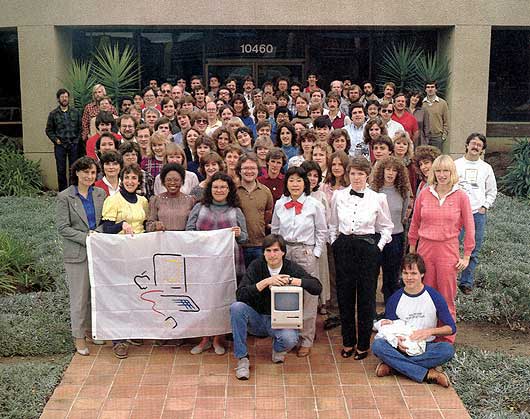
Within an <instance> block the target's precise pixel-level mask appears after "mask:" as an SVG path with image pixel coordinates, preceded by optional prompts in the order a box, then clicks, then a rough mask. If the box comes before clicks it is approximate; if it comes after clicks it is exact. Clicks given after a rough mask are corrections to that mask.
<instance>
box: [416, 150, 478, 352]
mask: <svg viewBox="0 0 530 419" xmlns="http://www.w3.org/2000/svg"><path fill="white" fill-rule="evenodd" d="M428 184H429V186H428V187H427V188H425V189H423V190H422V191H421V193H420V194H419V195H418V197H417V199H416V203H415V206H414V214H413V216H412V222H411V225H410V230H409V236H408V237H409V242H410V252H411V253H415V252H416V249H417V251H418V253H419V254H420V255H421V256H422V257H423V259H424V260H425V266H426V268H427V272H426V273H425V277H424V283H425V285H429V286H431V287H433V288H435V289H436V290H438V292H439V293H440V294H442V296H443V297H444V298H445V300H446V301H447V305H448V307H449V311H450V313H451V315H452V316H453V318H454V319H455V321H456V308H455V297H456V277H457V274H458V272H462V271H463V270H464V269H465V268H466V267H467V265H468V264H469V258H470V256H471V252H472V251H473V248H474V247H475V238H474V237H475V224H474V222H473V214H472V212H471V205H470V203H469V198H468V197H467V195H466V193H465V192H464V191H462V190H461V189H460V188H459V186H458V174H457V172H456V167H455V164H454V162H453V159H452V158H451V157H450V156H447V155H442V156H439V157H437V158H436V160H434V162H433V165H432V170H431V173H430V174H429V178H428ZM462 227H464V228H465V230H466V231H470V232H471V233H470V234H466V238H465V240H464V257H463V258H461V257H460V252H459V245H458V235H459V233H460V230H462ZM468 229H469V230H468ZM418 241H419V244H418ZM454 338H455V335H451V336H444V337H443V338H440V340H446V341H449V342H451V343H453V342H454Z"/></svg>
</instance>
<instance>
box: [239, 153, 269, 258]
mask: <svg viewBox="0 0 530 419" xmlns="http://www.w3.org/2000/svg"><path fill="white" fill-rule="evenodd" d="M236 173H237V175H238V176H239V178H240V179H241V183H240V185H239V186H238V188H237V195H238V197H239V202H240V204H241V205H240V206H241V210H242V211H243V214H244V215H245V218H246V220H247V226H248V241H247V242H246V243H245V244H243V245H242V246H243V255H244V257H245V266H248V265H249V264H250V262H252V261H253V260H254V259H256V258H258V257H260V256H261V255H262V253H263V252H262V249H261V246H262V244H263V238H264V237H265V229H266V227H267V225H268V224H270V222H271V219H272V210H273V200H272V194H271V192H270V190H269V188H267V187H266V186H265V185H262V184H261V183H259V182H258V181H257V178H258V174H259V163H258V157H257V156H256V154H254V153H247V154H244V155H242V156H241V157H240V158H239V161H238V162H237V167H236Z"/></svg>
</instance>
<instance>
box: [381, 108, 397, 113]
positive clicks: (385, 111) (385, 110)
mask: <svg viewBox="0 0 530 419" xmlns="http://www.w3.org/2000/svg"><path fill="white" fill-rule="evenodd" d="M393 112H394V111H393V110H391V109H381V113H393Z"/></svg>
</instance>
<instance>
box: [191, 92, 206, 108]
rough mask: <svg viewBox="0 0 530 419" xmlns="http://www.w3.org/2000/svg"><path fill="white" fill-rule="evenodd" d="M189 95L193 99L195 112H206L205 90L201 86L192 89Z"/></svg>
mask: <svg viewBox="0 0 530 419" xmlns="http://www.w3.org/2000/svg"><path fill="white" fill-rule="evenodd" d="M191 95H192V96H193V98H194V99H195V108H194V110H196V111H204V110H206V90H205V89H204V87H202V86H197V87H194V88H193V90H192V92H191Z"/></svg>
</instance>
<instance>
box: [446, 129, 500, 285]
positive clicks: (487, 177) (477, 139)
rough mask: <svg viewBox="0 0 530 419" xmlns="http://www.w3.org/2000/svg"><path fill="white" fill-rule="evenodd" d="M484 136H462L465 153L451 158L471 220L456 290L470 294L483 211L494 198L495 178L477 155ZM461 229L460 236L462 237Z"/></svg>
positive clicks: (484, 144) (485, 210) (483, 220)
mask: <svg viewBox="0 0 530 419" xmlns="http://www.w3.org/2000/svg"><path fill="white" fill-rule="evenodd" d="M486 146H487V142H486V136H485V135H483V134H480V133H478V132H474V133H472V134H470V135H469V137H467V139H466V154H464V156H463V157H461V158H459V159H456V160H455V166H456V171H457V172H458V177H459V178H460V182H459V183H460V187H461V188H462V189H463V190H464V191H465V192H466V194H467V196H469V202H470V203H471V211H473V220H474V221H475V248H474V249H473V252H472V253H471V258H470V260H469V265H467V268H466V269H464V271H463V272H462V274H461V276H460V285H459V288H460V291H462V292H463V293H464V294H465V295H469V294H471V292H472V290H473V282H474V278H473V277H474V275H475V269H476V267H477V265H478V254H479V252H480V248H481V246H482V241H483V239H484V232H485V229H486V218H487V217H486V213H487V212H488V210H489V208H490V207H491V206H492V205H493V203H494V202H495V198H496V197H497V181H496V180H495V173H493V168H492V167H491V166H490V165H489V164H488V163H486V162H485V161H484V160H482V159H481V158H480V157H481V156H482V154H483V153H484V150H486ZM464 234H465V232H463V233H462V234H461V235H460V236H461V241H462V240H463V236H464Z"/></svg>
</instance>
